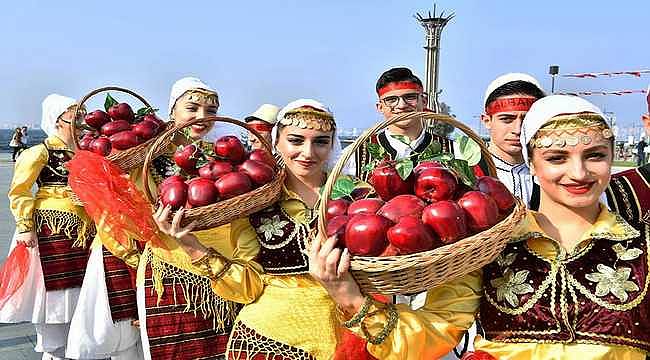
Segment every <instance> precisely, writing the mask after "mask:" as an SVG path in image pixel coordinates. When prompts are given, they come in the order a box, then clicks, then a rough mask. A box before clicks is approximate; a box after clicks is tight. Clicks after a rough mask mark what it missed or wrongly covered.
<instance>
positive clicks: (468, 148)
mask: <svg viewBox="0 0 650 360" xmlns="http://www.w3.org/2000/svg"><path fill="white" fill-rule="evenodd" d="M456 143H457V144H458V149H459V150H460V154H459V155H460V156H459V158H462V159H463V160H466V161H467V163H468V164H469V166H474V165H476V164H478V163H479V161H481V147H480V146H479V145H478V144H477V143H476V141H474V140H472V139H471V138H470V137H468V136H466V135H460V134H459V135H457V136H456Z"/></svg>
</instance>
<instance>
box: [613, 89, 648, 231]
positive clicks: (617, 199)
mask: <svg viewBox="0 0 650 360" xmlns="http://www.w3.org/2000/svg"><path fill="white" fill-rule="evenodd" d="M647 103H648V113H646V114H643V115H641V121H642V122H643V127H644V129H645V133H646V135H647V136H650V86H649V87H648V93H647ZM606 194H607V204H608V205H609V208H610V209H612V211H616V212H617V213H618V214H619V215H621V216H622V217H623V218H624V219H625V220H627V221H628V222H629V223H630V224H632V225H633V226H634V225H638V226H643V225H650V163H648V164H645V165H643V166H640V167H637V168H633V169H629V170H626V171H623V172H619V173H617V174H614V175H612V179H611V181H610V182H609V187H608V188H607V191H606Z"/></svg>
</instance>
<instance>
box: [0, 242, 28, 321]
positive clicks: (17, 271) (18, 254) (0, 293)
mask: <svg viewBox="0 0 650 360" xmlns="http://www.w3.org/2000/svg"><path fill="white" fill-rule="evenodd" d="M29 266H30V261H29V250H28V249H27V246H25V244H23V243H18V244H17V245H16V247H15V248H14V249H13V250H11V253H10V254H9V256H8V257H7V260H5V263H4V264H3V265H2V268H0V309H1V308H2V307H4V305H5V303H6V302H7V301H8V300H9V299H10V298H11V297H12V296H13V295H14V294H16V292H17V291H18V290H19V289H20V288H21V287H22V286H23V284H24V283H25V279H26V278H27V273H28V272H29Z"/></svg>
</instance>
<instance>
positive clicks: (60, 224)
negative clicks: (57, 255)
mask: <svg viewBox="0 0 650 360" xmlns="http://www.w3.org/2000/svg"><path fill="white" fill-rule="evenodd" d="M44 142H45V144H47V148H46V147H45V145H43V144H39V145H35V146H32V147H30V148H29V149H27V150H25V151H23V153H22V154H21V155H20V156H19V157H18V159H17V160H16V165H15V167H14V176H13V179H12V181H11V185H10V187H9V193H8V196H9V207H10V208H11V212H12V214H13V215H14V218H15V220H16V227H17V229H18V231H19V232H28V231H34V230H37V228H38V227H39V226H40V225H41V224H34V210H54V211H55V212H53V213H47V212H41V215H42V221H43V222H45V223H46V224H47V225H48V226H49V227H50V228H51V229H52V230H53V231H54V232H56V233H60V232H64V233H66V234H67V235H68V236H70V235H71V234H72V231H73V230H77V232H78V234H79V236H78V241H79V242H81V243H84V242H85V240H86V236H89V235H90V234H91V233H92V231H91V228H92V221H91V219H90V218H89V217H88V215H87V214H86V212H85V211H84V209H83V207H82V206H79V205H76V204H74V203H73V202H72V200H71V197H72V195H73V192H72V189H71V188H70V187H69V186H54V185H47V186H41V187H39V188H38V190H37V191H36V194H34V193H33V192H32V187H33V186H34V184H35V183H36V180H37V179H38V176H39V175H40V173H41V171H42V170H43V168H44V167H45V166H46V165H47V162H48V157H49V154H48V148H49V149H52V150H67V151H71V150H70V149H69V148H68V147H67V145H66V144H65V142H64V141H63V140H61V139H60V138H58V137H56V136H50V137H48V138H47V139H45V141H44Z"/></svg>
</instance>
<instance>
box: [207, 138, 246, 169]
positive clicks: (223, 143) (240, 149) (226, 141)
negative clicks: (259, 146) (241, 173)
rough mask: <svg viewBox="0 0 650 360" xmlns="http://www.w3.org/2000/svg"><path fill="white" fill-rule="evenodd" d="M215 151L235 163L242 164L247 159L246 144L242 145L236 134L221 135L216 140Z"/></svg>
mask: <svg viewBox="0 0 650 360" xmlns="http://www.w3.org/2000/svg"><path fill="white" fill-rule="evenodd" d="M214 153H215V154H217V156H219V157H221V158H223V159H226V160H228V161H230V162H231V163H232V164H234V165H237V164H241V163H242V162H243V161H244V159H246V150H244V145H242V143H241V141H239V139H238V138H237V137H236V136H232V135H228V136H223V137H220V138H219V139H218V140H217V141H215V142H214Z"/></svg>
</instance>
